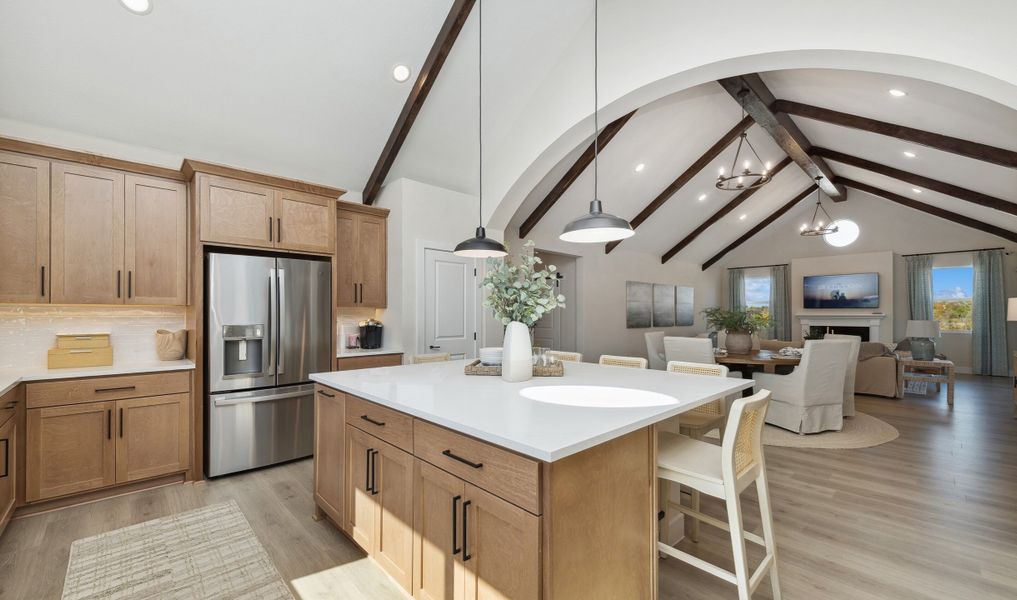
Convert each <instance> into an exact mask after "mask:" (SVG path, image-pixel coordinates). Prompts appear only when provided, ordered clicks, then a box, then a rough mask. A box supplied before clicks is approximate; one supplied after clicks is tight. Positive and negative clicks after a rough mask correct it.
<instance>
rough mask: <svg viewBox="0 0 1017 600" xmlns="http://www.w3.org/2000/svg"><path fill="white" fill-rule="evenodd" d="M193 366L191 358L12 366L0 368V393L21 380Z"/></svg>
mask: <svg viewBox="0 0 1017 600" xmlns="http://www.w3.org/2000/svg"><path fill="white" fill-rule="evenodd" d="M193 368H194V361H191V360H187V359H184V360H166V361H156V362H135V363H114V364H113V365H111V366H108V367H80V368H76V369H75V368H71V369H47V368H46V367H35V368H32V367H12V368H6V369H0V394H6V393H7V392H9V391H10V390H11V389H13V388H14V386H16V385H18V384H19V383H21V382H23V381H48V380H51V379H77V378H79V377H101V376H108V375H130V374H133V373H156V372H159V371H186V370H190V369H193Z"/></svg>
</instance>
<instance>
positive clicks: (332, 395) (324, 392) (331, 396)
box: [318, 390, 335, 398]
mask: <svg viewBox="0 0 1017 600" xmlns="http://www.w3.org/2000/svg"><path fill="white" fill-rule="evenodd" d="M318 393H319V394H321V395H322V396H324V397H326V398H335V394H329V393H328V392H326V391H325V390H318Z"/></svg>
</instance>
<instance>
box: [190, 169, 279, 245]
mask: <svg viewBox="0 0 1017 600" xmlns="http://www.w3.org/2000/svg"><path fill="white" fill-rule="evenodd" d="M198 200H199V206H200V207H201V227H200V229H201V241H203V242H219V243H222V244H236V245H240V246H258V247H262V248H272V247H274V246H275V224H274V217H275V190H273V189H272V188H270V187H265V186H261V185H256V184H253V183H247V182H245V181H236V180H234V179H228V178H226V177H217V176H215V175H198Z"/></svg>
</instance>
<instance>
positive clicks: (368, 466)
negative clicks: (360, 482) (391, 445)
mask: <svg viewBox="0 0 1017 600" xmlns="http://www.w3.org/2000/svg"><path fill="white" fill-rule="evenodd" d="M372 452H374V448H368V449H367V457H366V458H364V473H365V474H366V476H365V477H366V481H364V490H365V491H368V492H370V491H373V490H372V489H371V453H372Z"/></svg>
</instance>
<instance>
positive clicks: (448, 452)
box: [441, 449, 484, 506]
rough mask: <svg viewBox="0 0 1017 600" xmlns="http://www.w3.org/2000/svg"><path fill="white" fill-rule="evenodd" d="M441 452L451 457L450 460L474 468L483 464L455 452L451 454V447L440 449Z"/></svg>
mask: <svg viewBox="0 0 1017 600" xmlns="http://www.w3.org/2000/svg"><path fill="white" fill-rule="evenodd" d="M441 453H442V454H444V455H445V456H447V457H449V458H451V459H452V460H458V461H459V462H461V463H463V464H464V465H469V466H471V467H473V468H474V469H479V468H481V467H483V466H484V463H475V462H473V461H472V460H467V459H465V458H463V457H462V456H456V455H455V454H452V450H451V449H449V450H442V451H441ZM467 504H469V503H467ZM463 506H465V505H463Z"/></svg>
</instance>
